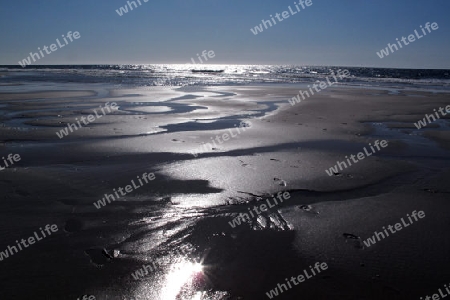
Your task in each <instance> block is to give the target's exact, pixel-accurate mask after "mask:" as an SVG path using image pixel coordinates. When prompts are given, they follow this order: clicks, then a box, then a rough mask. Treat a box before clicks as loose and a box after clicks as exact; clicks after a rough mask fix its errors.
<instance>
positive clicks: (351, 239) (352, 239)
mask: <svg viewBox="0 0 450 300" xmlns="http://www.w3.org/2000/svg"><path fill="white" fill-rule="evenodd" d="M342 235H343V236H344V238H345V242H346V243H348V244H350V245H352V246H353V247H355V248H356V249H363V248H364V245H363V243H362V242H361V238H360V237H359V236H357V235H354V234H351V233H343V234H342Z"/></svg>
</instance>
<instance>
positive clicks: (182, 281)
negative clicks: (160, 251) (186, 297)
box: [162, 261, 203, 300]
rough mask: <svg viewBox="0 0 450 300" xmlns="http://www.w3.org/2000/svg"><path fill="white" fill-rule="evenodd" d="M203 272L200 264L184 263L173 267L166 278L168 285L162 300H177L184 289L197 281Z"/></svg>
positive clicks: (164, 289) (165, 287)
mask: <svg viewBox="0 0 450 300" xmlns="http://www.w3.org/2000/svg"><path fill="white" fill-rule="evenodd" d="M202 272H203V266H202V265H201V264H199V263H192V262H187V261H184V262H181V263H178V264H175V265H174V266H172V268H171V270H170V271H169V273H168V274H167V276H166V280H165V281H166V284H165V286H164V288H163V292H162V299H163V300H174V299H176V297H177V295H178V294H179V293H180V291H181V290H182V288H183V287H184V286H185V285H186V284H189V283H190V282H192V281H193V280H194V279H196V277H197V276H198V275H200V274H201V273H202Z"/></svg>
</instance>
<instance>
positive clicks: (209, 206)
mask: <svg viewBox="0 0 450 300" xmlns="http://www.w3.org/2000/svg"><path fill="white" fill-rule="evenodd" d="M299 88H303V87H302V86H296V85H265V86H245V87H209V88H203V89H199V88H196V89H189V88H181V89H168V88H154V89H146V90H144V89H142V90H139V89H129V90H126V89H121V90H117V89H111V88H109V87H106V86H105V87H99V86H88V87H84V90H83V89H82V87H81V86H75V87H74V88H73V89H71V90H70V91H40V92H36V93H32V92H27V93H22V94H17V93H14V94H12V93H3V94H0V122H1V125H0V149H1V153H2V156H4V155H8V154H9V153H12V154H15V153H18V154H20V156H21V158H22V159H21V161H20V162H18V163H16V164H15V165H14V166H12V167H11V168H7V169H6V170H3V171H1V172H0V187H1V188H2V190H3V193H2V195H3V197H2V201H0V216H1V218H0V219H1V225H2V226H1V231H0V233H1V239H0V251H3V250H4V249H6V247H7V246H8V245H14V244H15V243H14V241H15V240H16V239H21V238H26V237H28V236H30V235H31V233H32V232H34V231H36V230H37V229H38V228H39V227H42V226H44V225H46V224H57V225H58V227H59V228H61V229H60V231H58V232H57V233H56V234H54V235H52V236H51V237H48V238H47V239H46V240H43V241H40V242H39V243H37V244H35V245H31V246H30V247H29V248H27V249H24V250H23V251H21V252H19V253H17V254H14V255H13V256H11V257H9V258H7V259H4V260H3V261H1V262H0V264H1V267H2V268H1V269H2V271H1V272H0V279H1V281H2V284H1V290H2V296H3V297H5V299H8V298H11V297H17V299H26V298H33V299H77V298H78V297H81V296H83V295H95V297H96V299H175V296H176V295H177V294H178V295H179V297H180V299H268V297H267V296H266V292H268V291H270V290H271V289H273V288H274V287H275V286H276V285H277V284H278V283H285V282H284V278H290V277H291V276H297V275H298V274H300V273H301V272H302V270H304V269H306V268H309V266H310V265H313V264H314V263H316V262H326V263H327V264H328V269H327V270H326V271H323V272H322V273H321V274H320V275H319V276H317V277H314V278H312V279H308V280H307V281H306V282H303V283H302V284H301V285H299V286H295V287H293V288H292V289H290V290H289V291H287V292H284V293H282V294H281V295H280V296H278V297H277V299H294V298H295V299H297V298H298V297H299V296H301V297H304V298H305V299H411V298H416V297H417V299H418V298H420V297H422V296H425V295H432V294H434V293H436V291H437V290H438V288H440V287H442V286H443V284H444V283H448V280H449V278H450V271H448V270H447V269H448V268H446V267H445V266H448V265H450V264H449V263H450V261H449V260H450V259H449V258H448V255H447V254H448V253H449V250H450V242H449V239H448V238H447V232H448V231H449V229H450V224H449V223H448V221H447V220H448V219H447V218H446V215H447V214H448V213H449V212H450V205H449V202H448V201H447V200H448V194H449V193H450V187H449V186H448V179H449V175H450V173H449V167H450V161H449V157H450V156H449V152H448V150H449V148H448V145H449V141H450V140H449V138H450V137H449V136H448V118H447V120H446V121H442V122H439V123H438V125H439V126H427V127H426V128H425V129H421V130H417V129H416V128H415V127H414V126H412V125H413V123H414V122H417V121H418V120H420V119H422V118H423V117H424V114H426V113H427V114H429V113H431V112H432V111H433V109H435V108H438V107H440V106H441V107H443V106H446V105H448V104H450V103H449V101H448V94H445V93H443V94H436V93H429V92H419V91H406V90H403V91H402V90H400V91H399V93H392V92H390V91H388V90H386V91H383V90H375V89H374V90H369V89H353V88H329V89H327V90H325V91H323V92H321V93H320V94H317V95H314V96H312V97H310V98H308V99H306V100H304V101H303V102H301V103H299V104H296V105H294V106H291V105H290V104H289V103H288V99H290V98H292V97H293V96H295V95H297V94H298V90H299ZM107 102H110V103H111V102H116V103H117V104H118V106H119V110H118V111H115V112H113V113H110V114H108V115H106V116H104V117H102V118H101V119H98V120H96V121H95V122H92V123H91V124H89V125H88V126H84V127H83V128H80V129H79V130H77V131H75V132H73V133H70V134H69V135H68V136H66V137H64V138H62V139H60V138H58V137H57V135H56V132H57V131H59V130H61V129H63V126H65V125H66V124H67V122H70V123H74V122H75V118H80V117H81V116H85V117H86V116H87V115H89V114H91V113H92V110H93V109H96V108H98V107H100V106H103V105H104V104H105V103H107ZM449 116H450V115H449ZM242 122H244V123H245V124H246V126H245V127H243V128H241V129H240V130H241V131H240V132H239V133H237V131H233V132H234V133H235V134H236V136H234V137H232V138H230V139H229V140H228V141H226V142H223V143H219V142H216V144H214V145H213V147H210V146H204V144H205V143H207V142H210V143H211V138H215V137H216V135H221V136H222V135H223V134H225V133H229V132H230V130H237V127H239V125H240V124H242ZM383 139H385V140H387V141H388V142H389V146H388V147H387V148H385V149H383V150H382V151H379V152H377V153H376V154H374V155H373V156H371V157H368V158H365V159H364V160H363V161H361V162H359V163H357V164H355V165H353V166H351V167H349V168H347V169H345V170H343V171H340V172H339V174H337V175H335V176H328V175H327V174H326V173H325V170H326V169H328V168H330V167H332V166H334V165H335V164H336V161H338V160H339V161H343V160H344V157H345V156H346V155H347V156H348V155H350V154H357V153H358V152H361V149H363V147H365V146H367V145H368V144H369V143H372V144H373V143H374V141H375V140H383ZM199 149H201V151H200V152H199V153H198V156H194V155H192V154H191V152H192V151H197V152H198V151H199ZM145 172H148V173H150V172H153V173H154V174H155V176H156V179H155V180H154V181H151V182H150V183H148V184H145V185H143V186H141V187H140V188H139V189H136V190H135V191H133V192H132V193H129V194H128V195H127V196H125V197H122V198H120V199H119V200H118V201H115V202H114V203H111V204H107V205H106V206H105V207H102V208H101V209H96V208H95V207H94V205H93V203H94V202H95V201H97V200H100V199H101V198H102V197H103V195H104V194H105V193H112V191H113V189H114V188H115V189H117V188H118V187H123V186H125V185H127V184H129V182H130V180H132V179H135V178H136V176H138V175H139V176H140V175H142V174H143V173H145ZM280 191H282V192H285V191H288V192H289V193H290V194H291V198H290V199H289V200H286V201H285V202H283V204H281V205H279V206H277V207H276V208H275V209H274V210H273V213H272V214H271V215H270V216H269V215H264V216H263V215H261V216H260V217H259V218H258V219H255V220H254V222H252V223H251V224H244V225H241V226H239V227H237V228H232V227H231V226H230V225H229V223H228V222H230V221H232V219H233V218H235V217H236V216H238V214H239V213H241V212H247V211H248V210H247V209H248V208H251V207H253V205H255V203H257V202H258V200H260V201H261V200H264V199H266V198H268V197H269V196H270V195H272V194H276V193H277V192H280ZM414 210H416V211H420V210H423V211H424V212H425V213H426V217H425V218H424V219H423V220H421V221H420V222H418V223H417V224H414V225H412V226H411V227H408V228H405V229H404V230H402V231H401V232H398V233H396V234H394V235H392V236H389V237H387V238H386V239H384V240H382V241H380V242H378V243H377V244H376V245H373V246H371V247H364V246H363V243H362V240H365V239H367V238H369V237H371V236H372V235H373V233H374V231H381V229H382V227H383V226H387V225H390V224H392V225H393V224H395V223H397V222H398V220H399V219H400V218H401V217H404V216H405V215H406V214H407V213H409V214H410V213H411V212H412V211H414ZM63 228H64V230H63ZM181 245H191V246H193V247H194V248H195V250H192V251H191V252H190V253H189V254H187V255H186V253H183V254H180V253H179V252H176V250H177V249H179V247H180V246H181ZM114 250H116V251H115V252H114ZM151 258H159V259H161V260H162V261H163V263H161V266H160V268H159V269H158V270H157V271H156V272H151V273H150V274H148V275H147V276H145V278H143V279H141V280H134V279H133V277H132V276H131V274H132V273H133V272H134V271H136V270H138V269H139V268H141V267H142V265H144V264H146V263H148V261H149V260H150V259H151ZM186 260H188V261H201V264H202V265H203V272H201V273H195V271H193V270H191V269H190V265H186V264H183V261H186ZM179 265H181V266H182V269H181V270H182V271H173V270H172V268H176V267H177V266H179ZM171 270H172V271H171ZM183 270H184V271H183ZM191 271H192V272H191ZM190 272H191V273H190ZM202 291H204V292H203V294H202V295H201V293H202ZM181 295H182V296H181ZM195 297H197V298H195ZM201 297H203V298H201ZM239 297H241V298H239Z"/></svg>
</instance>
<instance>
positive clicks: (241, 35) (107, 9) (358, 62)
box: [0, 0, 450, 69]
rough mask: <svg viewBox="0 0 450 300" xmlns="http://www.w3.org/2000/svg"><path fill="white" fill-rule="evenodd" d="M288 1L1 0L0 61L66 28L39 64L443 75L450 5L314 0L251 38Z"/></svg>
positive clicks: (413, 0) (447, 64) (436, 0)
mask: <svg viewBox="0 0 450 300" xmlns="http://www.w3.org/2000/svg"><path fill="white" fill-rule="evenodd" d="M294 1H296V0H292V1H291V0H276V1H275V0H260V1H251V0H149V1H148V2H147V3H144V2H143V0H141V3H142V6H140V7H138V8H136V9H134V10H133V11H130V12H129V13H127V14H124V15H123V16H121V17H120V16H119V15H118V14H117V13H116V11H115V10H116V9H118V8H119V7H121V6H124V5H126V2H127V1H126V0H95V1H93V0H76V1H67V0H64V1H62V0H45V1H44V0H37V1H31V0H14V1H6V0H0V4H1V7H2V8H1V10H0V28H1V30H0V41H1V43H0V64H15V65H17V64H18V61H19V60H22V59H24V58H26V57H27V56H28V55H29V53H30V51H33V52H37V47H41V48H42V47H43V46H44V45H47V46H49V45H50V44H52V43H54V41H55V40H56V38H58V37H61V35H62V34H66V33H67V32H68V31H79V32H80V34H81V38H80V39H79V40H76V41H74V42H73V43H70V45H68V46H67V47H65V48H63V49H59V50H57V51H56V52H54V53H52V54H49V55H46V57H44V58H43V59H41V60H39V61H38V63H37V64H99V63H111V64H116V63H188V62H189V61H190V59H191V57H196V53H200V52H201V51H202V50H213V51H214V52H215V54H216V57H215V58H214V59H212V60H210V62H211V63H217V64H222V63H223V64H233V63H236V64H296V65H339V66H372V67H400V68H449V69H450V58H449V55H448V53H450V18H449V17H448V13H449V12H450V1H448V0H444V1H440V0H430V1H419V0H395V1H393V0H312V2H313V5H312V6H310V7H307V8H306V9H305V10H303V11H302V12H300V13H298V14H296V15H293V16H291V17H289V18H288V19H286V20H284V21H282V22H277V23H278V24H277V25H275V26H273V27H271V28H269V29H267V30H264V31H263V32H262V33H260V34H258V35H256V36H255V35H254V34H252V32H251V31H250V28H254V27H255V26H257V25H259V24H260V23H261V20H262V19H266V20H267V19H269V15H270V14H272V15H274V14H275V13H277V12H278V13H281V12H283V11H286V10H288V6H291V7H292V8H294ZM426 22H437V23H438V24H439V29H438V30H436V31H433V32H432V33H430V34H429V35H427V36H426V37H424V38H422V39H420V40H417V41H415V42H414V43H411V44H410V45H408V46H404V47H403V48H402V49H401V50H399V51H397V52H395V53H393V54H391V55H390V56H388V57H386V58H383V59H380V58H379V57H378V56H377V55H376V52H377V51H380V50H381V49H382V48H385V47H386V46H387V44H388V43H393V42H395V38H401V37H402V36H407V35H409V34H411V33H413V32H414V30H415V29H419V28H420V27H419V26H420V25H424V24H425V23H426Z"/></svg>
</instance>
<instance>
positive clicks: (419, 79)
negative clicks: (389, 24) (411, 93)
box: [0, 64, 450, 92]
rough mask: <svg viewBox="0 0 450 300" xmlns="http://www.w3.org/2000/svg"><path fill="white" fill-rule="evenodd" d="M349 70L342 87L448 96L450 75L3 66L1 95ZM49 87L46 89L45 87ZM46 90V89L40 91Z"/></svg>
mask: <svg viewBox="0 0 450 300" xmlns="http://www.w3.org/2000/svg"><path fill="white" fill-rule="evenodd" d="M339 69H340V70H348V71H349V72H350V74H351V76H349V77H348V78H345V79H343V80H339V85H344V86H356V87H364V86H369V87H381V88H383V87H387V86H389V87H398V88H417V89H427V90H430V89H432V90H443V91H445V90H449V87H450V70H447V69H391V68H367V67H339V66H321V67H318V66H295V65H212V64H208V65H206V64H205V65H202V64H149V65H145V64H134V65H36V66H27V67H25V68H22V67H21V66H20V65H13V66H11V65H0V89H2V90H3V91H4V92H5V87H7V86H10V87H12V86H17V85H26V84H27V83H28V84H30V83H33V85H36V86H39V83H43V82H45V83H54V84H62V83H64V84H66V83H98V84H108V85H114V86H116V87H127V88H128V87H152V86H167V87H183V86H227V85H259V84H274V83H280V84H295V83H306V84H309V83H313V82H315V81H317V80H324V79H325V78H326V77H331V76H332V73H336V72H337V71H338V70H339ZM44 86H45V85H44ZM41 88H43V87H42V86H41Z"/></svg>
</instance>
